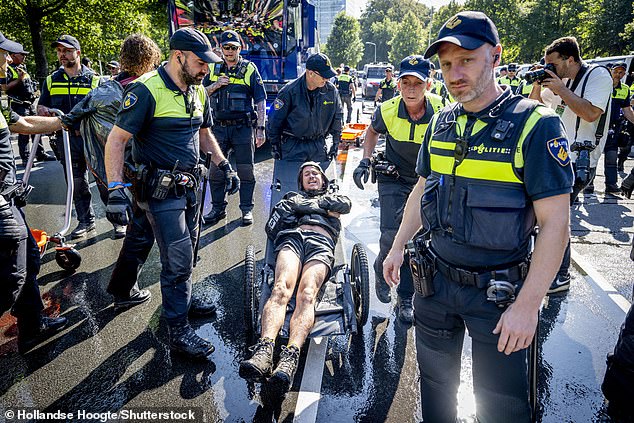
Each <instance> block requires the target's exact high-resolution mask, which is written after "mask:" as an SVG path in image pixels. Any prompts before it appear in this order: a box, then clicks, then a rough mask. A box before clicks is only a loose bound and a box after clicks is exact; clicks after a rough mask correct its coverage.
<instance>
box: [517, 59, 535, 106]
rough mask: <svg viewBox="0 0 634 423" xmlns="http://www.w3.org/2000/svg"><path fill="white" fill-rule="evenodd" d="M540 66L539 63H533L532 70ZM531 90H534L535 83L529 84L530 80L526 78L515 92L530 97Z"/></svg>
mask: <svg viewBox="0 0 634 423" xmlns="http://www.w3.org/2000/svg"><path fill="white" fill-rule="evenodd" d="M538 66H539V63H533V66H532V67H531V71H532V70H534V69H537V67H538ZM531 91H533V84H529V83H528V82H526V80H525V79H522V81H521V82H520V85H519V87H517V91H516V92H515V94H519V95H521V96H522V97H524V98H528V96H529V95H530V94H531Z"/></svg>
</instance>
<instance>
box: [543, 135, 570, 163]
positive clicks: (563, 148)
mask: <svg viewBox="0 0 634 423" xmlns="http://www.w3.org/2000/svg"><path fill="white" fill-rule="evenodd" d="M546 146H547V147H548V152H549V153H550V155H551V156H552V157H553V159H555V160H556V161H557V163H559V164H560V165H561V166H568V165H569V164H570V155H569V154H568V140H567V139H565V138H555V139H552V140H550V141H548V142H546Z"/></svg>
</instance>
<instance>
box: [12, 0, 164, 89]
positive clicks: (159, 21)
mask: <svg viewBox="0 0 634 423" xmlns="http://www.w3.org/2000/svg"><path fill="white" fill-rule="evenodd" d="M0 28H2V29H3V32H4V33H5V34H6V35H7V36H8V37H10V38H12V39H14V40H16V41H19V42H20V43H22V44H23V45H24V46H25V48H26V49H27V50H29V51H31V52H32V58H29V59H31V60H32V59H35V75H36V77H37V78H38V79H40V80H41V79H42V78H44V77H45V76H46V75H48V74H49V73H50V72H51V71H52V68H51V67H49V62H52V63H55V62H56V60H57V57H56V55H55V50H54V49H53V48H51V47H50V44H51V42H52V41H54V40H55V39H57V37H58V36H60V35H61V34H70V35H73V36H75V37H76V38H77V39H78V40H79V42H80V44H81V47H82V55H83V56H89V57H90V58H91V59H93V60H96V59H99V58H101V59H102V60H103V61H109V60H113V59H116V58H117V56H118V54H119V48H120V46H121V43H122V42H123V40H124V39H125V37H126V36H128V35H130V34H132V33H137V32H138V33H142V34H144V35H147V36H149V37H150V38H152V39H154V40H155V41H156V42H157V43H158V45H159V47H161V48H164V49H167V33H168V32H167V28H168V20H167V11H166V8H165V4H164V2H162V1H161V0H11V1H7V2H2V3H1V4H0Z"/></svg>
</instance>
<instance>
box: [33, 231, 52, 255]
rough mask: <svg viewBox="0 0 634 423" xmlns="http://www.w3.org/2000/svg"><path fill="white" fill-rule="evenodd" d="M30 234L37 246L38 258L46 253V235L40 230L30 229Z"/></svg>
mask: <svg viewBox="0 0 634 423" xmlns="http://www.w3.org/2000/svg"><path fill="white" fill-rule="evenodd" d="M31 234H32V235H33V238H35V242H37V246H38V247H40V256H41V255H42V254H44V251H46V244H48V234H47V233H46V232H44V231H43V230H40V229H31Z"/></svg>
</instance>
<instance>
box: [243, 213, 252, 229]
mask: <svg viewBox="0 0 634 423" xmlns="http://www.w3.org/2000/svg"><path fill="white" fill-rule="evenodd" d="M252 224H253V213H252V212H251V211H246V212H242V226H249V225H252Z"/></svg>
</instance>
